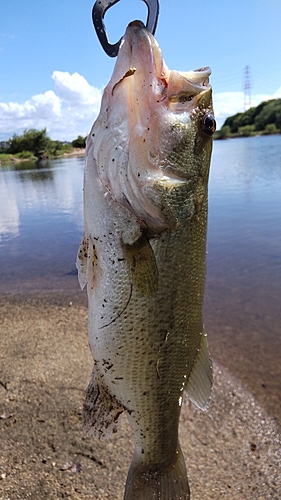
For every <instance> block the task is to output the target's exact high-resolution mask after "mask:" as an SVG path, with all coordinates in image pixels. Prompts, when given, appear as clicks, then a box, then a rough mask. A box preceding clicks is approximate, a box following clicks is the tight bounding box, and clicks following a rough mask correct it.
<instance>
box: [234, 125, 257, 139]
mask: <svg viewBox="0 0 281 500" xmlns="http://www.w3.org/2000/svg"><path fill="white" fill-rule="evenodd" d="M254 133H255V125H244V127H239V128H238V134H239V135H240V137H250V136H251V135H254Z"/></svg>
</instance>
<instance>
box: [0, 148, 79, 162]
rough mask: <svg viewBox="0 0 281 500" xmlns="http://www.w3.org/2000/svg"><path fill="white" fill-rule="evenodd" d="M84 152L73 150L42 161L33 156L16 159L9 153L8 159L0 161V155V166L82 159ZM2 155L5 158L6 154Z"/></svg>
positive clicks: (77, 149)
mask: <svg viewBox="0 0 281 500" xmlns="http://www.w3.org/2000/svg"><path fill="white" fill-rule="evenodd" d="M85 151H86V148H74V149H73V151H71V152H69V153H63V154H62V155H58V156H53V157H51V158H50V157H49V156H47V157H46V158H42V159H41V158H40V159H39V158H36V157H35V156H34V157H31V158H18V157H16V156H13V155H12V154H10V153H7V156H8V155H9V156H10V158H7V159H4V160H3V159H2V160H1V154H0V166H4V165H8V164H9V163H22V162H27V161H34V162H36V161H45V160H58V159H60V158H83V157H84V156H85ZM3 154H4V155H5V156H6V153H3Z"/></svg>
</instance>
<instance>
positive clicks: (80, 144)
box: [71, 135, 87, 148]
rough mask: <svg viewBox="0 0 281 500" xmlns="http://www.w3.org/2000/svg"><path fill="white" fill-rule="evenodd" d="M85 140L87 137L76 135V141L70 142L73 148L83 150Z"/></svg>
mask: <svg viewBox="0 0 281 500" xmlns="http://www.w3.org/2000/svg"><path fill="white" fill-rule="evenodd" d="M86 139H87V137H82V135H78V137H77V139H74V141H72V143H71V144H72V146H73V147H74V148H85V147H86Z"/></svg>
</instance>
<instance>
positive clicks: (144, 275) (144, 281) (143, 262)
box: [123, 232, 158, 295]
mask: <svg viewBox="0 0 281 500" xmlns="http://www.w3.org/2000/svg"><path fill="white" fill-rule="evenodd" d="M123 252H124V257H125V260H126V262H127V266H128V270H129V274H130V278H131V281H132V284H133V285H134V286H135V288H136V289H137V290H138V291H140V292H141V293H142V294H143V295H153V294H154V293H156V292H157V289H158V268H157V263H156V259H155V255H154V252H153V249H152V247H151V245H150V243H149V240H148V238H147V236H146V234H145V232H143V233H142V235H141V236H140V237H139V238H138V240H137V241H136V242H135V243H133V244H132V245H129V244H126V243H123Z"/></svg>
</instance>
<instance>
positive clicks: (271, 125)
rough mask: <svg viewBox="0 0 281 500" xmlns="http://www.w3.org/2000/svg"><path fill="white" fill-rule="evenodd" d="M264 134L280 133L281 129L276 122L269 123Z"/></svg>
mask: <svg viewBox="0 0 281 500" xmlns="http://www.w3.org/2000/svg"><path fill="white" fill-rule="evenodd" d="M263 134H265V135H272V134H280V130H278V128H277V127H276V125H275V123H268V124H267V125H266V126H265V129H264V130H263Z"/></svg>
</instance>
